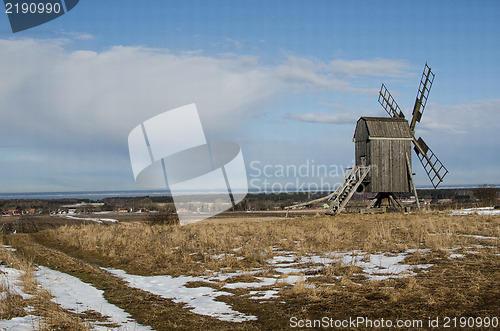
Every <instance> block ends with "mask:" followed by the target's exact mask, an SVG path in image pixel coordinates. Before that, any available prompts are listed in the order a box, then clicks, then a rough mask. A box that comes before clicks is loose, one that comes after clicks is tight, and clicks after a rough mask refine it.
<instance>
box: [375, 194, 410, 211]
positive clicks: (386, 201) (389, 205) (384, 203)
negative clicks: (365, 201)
mask: <svg viewBox="0 0 500 331" xmlns="http://www.w3.org/2000/svg"><path fill="white" fill-rule="evenodd" d="M372 208H381V209H383V210H386V209H396V210H398V211H401V210H404V207H403V205H402V204H401V202H399V200H398V199H397V198H396V197H395V196H394V193H392V192H379V193H377V195H376V196H375V198H374V199H373V200H372V201H371V202H370V204H369V205H368V207H367V209H372Z"/></svg>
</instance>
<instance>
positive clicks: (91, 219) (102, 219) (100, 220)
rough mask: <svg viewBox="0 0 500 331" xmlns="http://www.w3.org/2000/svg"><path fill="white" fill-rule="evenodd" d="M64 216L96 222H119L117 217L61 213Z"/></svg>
mask: <svg viewBox="0 0 500 331" xmlns="http://www.w3.org/2000/svg"><path fill="white" fill-rule="evenodd" d="M59 216H61V217H64V218H69V219H74V220H79V221H91V222H96V223H102V222H110V223H116V222H118V220H117V219H114V218H95V217H77V216H71V215H67V214H66V215H64V214H62V215H59Z"/></svg>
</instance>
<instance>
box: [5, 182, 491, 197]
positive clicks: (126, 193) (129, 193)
mask: <svg viewBox="0 0 500 331" xmlns="http://www.w3.org/2000/svg"><path fill="white" fill-rule="evenodd" d="M484 186H485V185H484V184H482V185H440V186H439V188H438V189H473V188H478V187H484ZM487 187H492V188H500V185H498V184H488V185H487ZM426 189H432V186H420V187H419V186H417V190H426ZM299 191H300V192H306V193H307V190H299ZM295 192H298V191H297V190H296V189H294V188H290V189H289V190H288V191H287V192H273V191H270V190H268V191H266V190H256V189H251V188H250V189H249V192H248V193H256V194H258V193H295ZM183 193H184V194H185V195H190V194H220V192H203V193H201V192H199V191H198V192H188V191H186V192H183ZM311 193H318V191H311ZM324 193H330V192H329V191H328V192H327V191H325V192H324ZM171 195H172V194H171V193H170V191H168V190H135V191H75V192H27V193H0V200H9V199H41V200H54V199H89V200H94V201H95V200H102V199H104V198H113V197H144V196H150V197H161V196H171Z"/></svg>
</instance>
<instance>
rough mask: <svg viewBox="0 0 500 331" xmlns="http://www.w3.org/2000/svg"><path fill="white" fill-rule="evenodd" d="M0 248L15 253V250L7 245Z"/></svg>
mask: <svg viewBox="0 0 500 331" xmlns="http://www.w3.org/2000/svg"><path fill="white" fill-rule="evenodd" d="M0 247H2V248H3V249H5V250H6V251H10V252H15V251H16V249H15V248H13V247H12V246H9V245H0Z"/></svg>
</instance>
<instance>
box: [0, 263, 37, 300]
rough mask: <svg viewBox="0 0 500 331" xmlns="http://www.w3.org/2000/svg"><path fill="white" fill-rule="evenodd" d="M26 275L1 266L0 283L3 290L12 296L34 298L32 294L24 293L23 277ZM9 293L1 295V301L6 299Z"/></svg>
mask: <svg viewBox="0 0 500 331" xmlns="http://www.w3.org/2000/svg"><path fill="white" fill-rule="evenodd" d="M23 274H24V272H23V271H21V270H18V269H14V268H10V267H7V266H5V265H0V282H1V284H0V285H1V286H2V288H3V289H5V290H6V291H7V292H9V293H10V294H12V295H20V296H22V297H23V299H29V298H32V297H33V296H32V295H31V294H27V293H24V290H23V289H22V287H21V280H20V279H19V277H21V276H22V275H23ZM7 292H2V293H0V300H1V299H5V297H6V295H7Z"/></svg>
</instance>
